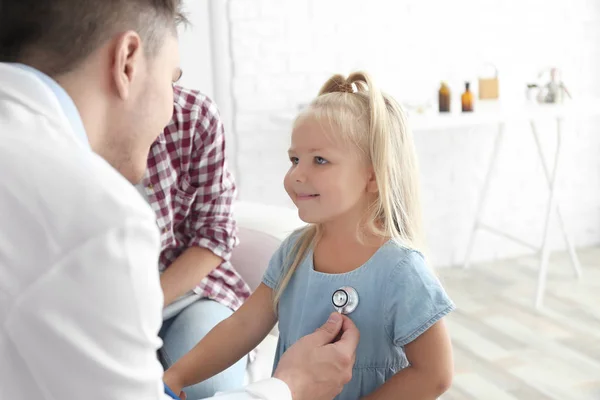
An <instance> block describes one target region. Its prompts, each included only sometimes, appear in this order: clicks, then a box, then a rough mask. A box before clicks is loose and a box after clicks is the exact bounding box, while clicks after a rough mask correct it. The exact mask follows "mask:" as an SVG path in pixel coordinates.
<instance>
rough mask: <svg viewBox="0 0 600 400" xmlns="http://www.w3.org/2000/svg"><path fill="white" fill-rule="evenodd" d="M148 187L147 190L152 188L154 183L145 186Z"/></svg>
mask: <svg viewBox="0 0 600 400" xmlns="http://www.w3.org/2000/svg"><path fill="white" fill-rule="evenodd" d="M146 187H147V188H148V190H153V189H154V185H153V184H149V185H148V186H146Z"/></svg>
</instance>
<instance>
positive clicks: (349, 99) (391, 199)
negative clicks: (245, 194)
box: [274, 72, 423, 306]
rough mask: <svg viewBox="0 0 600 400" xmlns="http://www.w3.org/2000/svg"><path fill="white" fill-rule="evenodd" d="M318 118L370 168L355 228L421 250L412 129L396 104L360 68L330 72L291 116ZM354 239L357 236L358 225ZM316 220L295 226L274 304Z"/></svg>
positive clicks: (313, 238)
mask: <svg viewBox="0 0 600 400" xmlns="http://www.w3.org/2000/svg"><path fill="white" fill-rule="evenodd" d="M307 118H308V119H311V120H314V121H316V122H318V123H320V124H321V125H322V126H323V127H324V128H325V129H324V132H326V133H325V134H327V135H331V136H332V137H331V139H332V141H342V142H344V143H347V144H349V145H351V147H352V148H354V149H355V150H356V154H357V155H358V156H359V157H361V158H362V159H363V160H365V161H366V162H367V163H368V164H369V165H370V166H371V167H372V168H373V172H374V173H375V180H376V182H377V196H376V198H375V199H374V200H373V201H372V203H371V204H370V205H369V207H368V208H367V209H366V210H365V212H364V215H363V219H362V221H361V228H363V227H364V228H366V230H367V231H369V232H370V233H372V234H374V235H376V236H379V237H381V238H385V239H393V240H395V241H397V242H398V243H400V244H401V245H402V246H405V247H407V248H412V249H415V250H419V251H423V232H422V226H421V225H422V221H421V201H420V184H419V169H418V162H417V154H416V151H415V146H414V141H413V135H412V132H411V130H410V128H409V126H408V124H407V122H406V116H405V115H404V112H403V110H402V108H401V107H400V105H399V104H398V103H397V102H396V101H395V100H394V98H393V97H391V96H390V95H388V94H386V93H383V92H382V91H381V90H380V89H379V88H378V86H377V85H375V83H374V81H373V78H372V77H371V76H370V75H369V74H368V73H366V72H354V73H352V74H350V76H348V77H344V76H342V75H334V76H332V77H331V78H329V80H327V82H325V84H324V85H323V87H322V88H321V90H320V92H319V95H318V96H317V97H316V98H315V99H314V100H313V101H312V102H311V103H310V105H309V106H308V107H307V108H306V110H304V111H303V112H302V113H301V114H300V115H299V116H298V118H297V119H296V122H295V126H297V125H298V124H300V123H302V122H303V121H304V120H306V119H307ZM358 232H359V240H361V236H360V232H361V229H358ZM320 234H321V228H320V226H319V224H310V225H308V226H307V227H305V228H303V229H301V230H300V231H299V232H298V234H297V239H296V241H295V243H294V246H293V248H292V250H291V252H290V254H289V256H288V258H289V259H288V260H286V262H285V263H284V270H285V274H284V276H283V278H282V279H281V281H280V282H279V285H278V287H277V288H276V290H275V297H274V303H275V306H276V305H277V303H278V301H279V299H280V298H281V295H282V293H283V291H284V290H285V288H286V286H287V285H288V283H289V281H290V279H291V278H292V275H293V274H294V271H295V270H296V268H297V267H298V265H299V264H300V263H301V262H302V260H303V259H304V258H305V257H306V254H307V252H308V249H309V248H311V247H312V246H314V244H315V243H316V242H317V241H318V240H319V237H320Z"/></svg>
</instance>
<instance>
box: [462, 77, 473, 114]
mask: <svg viewBox="0 0 600 400" xmlns="http://www.w3.org/2000/svg"><path fill="white" fill-rule="evenodd" d="M469 86H470V84H469V82H465V92H464V93H463V94H462V96H461V98H460V100H461V103H462V110H463V112H471V111H473V93H471V91H470V90H469Z"/></svg>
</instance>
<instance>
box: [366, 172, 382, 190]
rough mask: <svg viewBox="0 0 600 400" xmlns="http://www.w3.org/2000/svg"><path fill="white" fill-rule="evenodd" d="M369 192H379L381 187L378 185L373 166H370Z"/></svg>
mask: <svg viewBox="0 0 600 400" xmlns="http://www.w3.org/2000/svg"><path fill="white" fill-rule="evenodd" d="M367 192H368V193H378V192H379V187H378V186H377V178H376V177H375V171H373V168H369V180H368V181H367Z"/></svg>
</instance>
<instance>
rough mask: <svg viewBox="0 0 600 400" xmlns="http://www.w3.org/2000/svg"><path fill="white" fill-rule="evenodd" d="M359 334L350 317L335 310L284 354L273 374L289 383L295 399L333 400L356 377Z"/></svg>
mask: <svg viewBox="0 0 600 400" xmlns="http://www.w3.org/2000/svg"><path fill="white" fill-rule="evenodd" d="M359 337H360V334H359V332H358V328H356V325H354V323H353V322H352V321H351V320H350V318H348V317H346V316H343V315H341V314H339V313H337V312H335V313H333V314H331V316H330V317H329V320H328V321H327V322H326V323H325V324H324V325H323V326H321V327H320V328H319V329H317V330H316V331H315V332H314V333H311V334H310V335H307V336H305V337H303V338H302V339H300V340H299V341H297V342H296V343H295V344H294V345H293V346H292V347H290V348H289V349H288V350H287V351H286V352H285V353H284V354H283V356H282V357H281V360H280V361H279V365H278V366H277V369H276V370H275V373H274V374H273V377H274V378H278V379H281V380H282V381H283V382H285V383H286V384H287V385H288V387H289V388H290V390H291V392H292V399H293V400H331V399H332V398H334V397H335V396H337V395H338V394H339V393H340V392H341V391H342V389H343V388H344V385H345V384H346V383H348V382H349V381H350V379H352V367H353V366H354V360H355V356H356V347H357V346H358V340H359ZM337 338H339V340H336V339H337Z"/></svg>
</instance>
